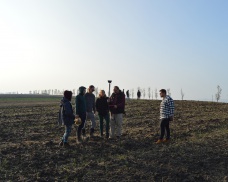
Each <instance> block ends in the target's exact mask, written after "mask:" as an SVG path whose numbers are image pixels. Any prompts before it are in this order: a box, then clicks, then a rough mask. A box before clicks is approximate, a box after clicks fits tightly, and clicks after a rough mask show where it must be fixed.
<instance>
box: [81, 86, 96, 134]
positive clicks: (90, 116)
mask: <svg viewBox="0 0 228 182" xmlns="http://www.w3.org/2000/svg"><path fill="white" fill-rule="evenodd" d="M94 90H95V87H94V86H93V85H90V86H89V88H88V92H87V93H86V94H85V96H84V97H85V100H86V121H88V120H90V121H91V128H90V137H93V134H94V131H95V127H96V121H95V117H94V115H95V113H96V106H95V95H94V94H93V92H94ZM85 127H86V123H85V126H84V128H83V131H84V130H85Z"/></svg>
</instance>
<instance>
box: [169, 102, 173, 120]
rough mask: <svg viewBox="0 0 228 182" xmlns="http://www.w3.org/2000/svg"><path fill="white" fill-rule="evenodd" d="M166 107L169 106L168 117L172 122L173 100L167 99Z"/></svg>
mask: <svg viewBox="0 0 228 182" xmlns="http://www.w3.org/2000/svg"><path fill="white" fill-rule="evenodd" d="M168 106H169V111H170V113H169V117H170V120H171V121H172V120H173V116H174V102H173V99H169V101H168Z"/></svg>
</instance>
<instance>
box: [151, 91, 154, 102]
mask: <svg viewBox="0 0 228 182" xmlns="http://www.w3.org/2000/svg"><path fill="white" fill-rule="evenodd" d="M151 97H152V100H153V99H154V92H153V90H152V91H151Z"/></svg>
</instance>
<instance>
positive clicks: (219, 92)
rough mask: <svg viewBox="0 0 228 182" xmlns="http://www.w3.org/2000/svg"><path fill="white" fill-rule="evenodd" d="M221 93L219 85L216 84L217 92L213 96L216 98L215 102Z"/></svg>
mask: <svg viewBox="0 0 228 182" xmlns="http://www.w3.org/2000/svg"><path fill="white" fill-rule="evenodd" d="M221 94H222V89H221V87H220V86H219V85H218V86H217V93H216V94H215V98H216V101H217V102H218V101H219V100H220V98H221Z"/></svg>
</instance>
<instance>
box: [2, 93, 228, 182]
mask: <svg viewBox="0 0 228 182" xmlns="http://www.w3.org/2000/svg"><path fill="white" fill-rule="evenodd" d="M59 100H60V98H59V97H56V98H51V99H50V98H49V99H48V100H47V98H40V99H35V100H34V99H28V98H26V97H25V98H21V99H19V100H17V99H16V100H15V99H8V100H7V99H5V100H4V101H3V99H1V98H0V181H113V182H116V181H167V182H168V181H170V182H171V181H172V182H173V181H186V182H187V181H200V182H202V181H224V182H225V181H228V170H227V169H228V142H227V139H228V104H226V103H214V102H199V101H175V107H176V109H175V119H174V121H173V122H172V123H171V126H170V127H171V137H172V139H171V141H170V142H169V143H164V144H155V141H156V140H157V138H158V134H159V104H160V101H158V100H152V101H151V100H150V101H149V100H128V101H127V103H126V115H125V116H124V121H123V136H122V137H121V139H120V140H111V141H110V140H106V139H103V138H101V137H99V129H98V128H99V123H98V118H97V129H96V133H95V137H94V138H87V139H85V140H84V141H83V142H82V143H81V144H78V143H77V142H76V126H74V128H73V131H72V133H71V136H70V138H69V143H70V145H71V147H70V148H63V147H59V145H58V144H59V142H60V138H61V137H62V135H63V133H64V127H62V126H58V125H57V115H58V114H57V112H58V109H59ZM73 106H74V105H73ZM89 125H90V122H88V128H87V135H88V133H89V127H90V126H89Z"/></svg>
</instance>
